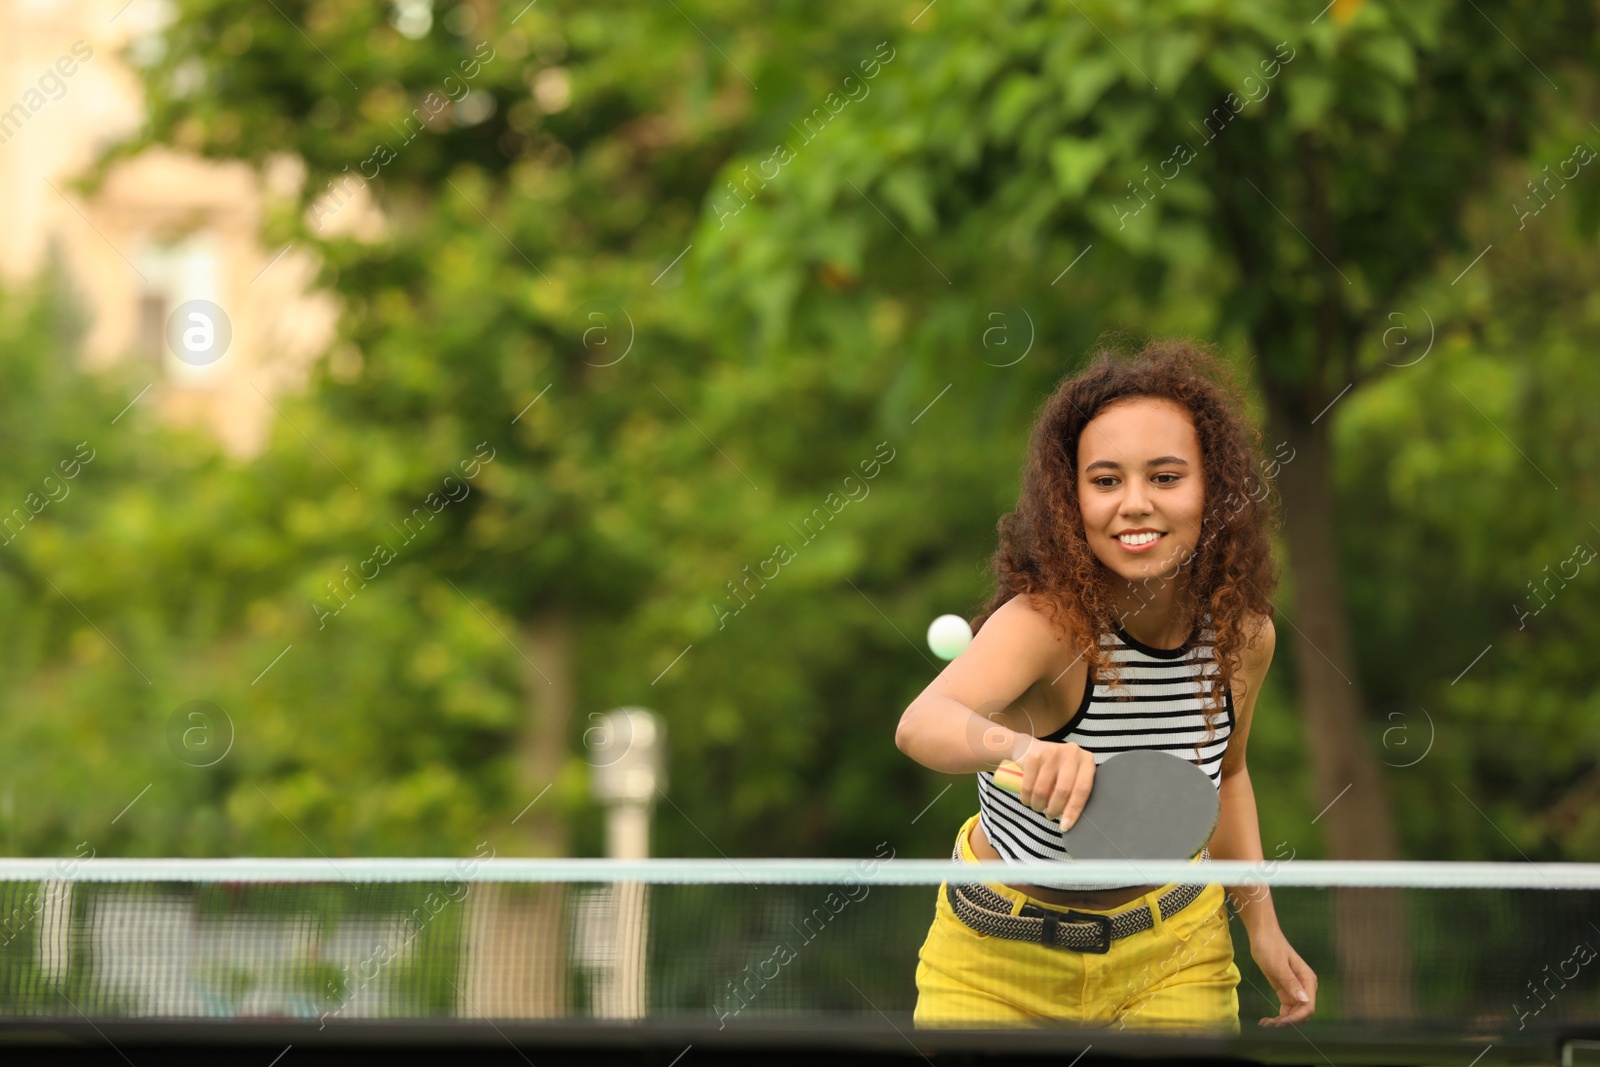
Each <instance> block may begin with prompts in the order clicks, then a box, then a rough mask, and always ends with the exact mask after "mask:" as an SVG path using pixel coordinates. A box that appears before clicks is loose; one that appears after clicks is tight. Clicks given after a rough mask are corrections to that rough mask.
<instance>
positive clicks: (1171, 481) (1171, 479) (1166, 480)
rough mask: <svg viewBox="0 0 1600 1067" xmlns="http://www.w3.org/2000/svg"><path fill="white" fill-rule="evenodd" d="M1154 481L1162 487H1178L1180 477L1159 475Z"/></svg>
mask: <svg viewBox="0 0 1600 1067" xmlns="http://www.w3.org/2000/svg"><path fill="white" fill-rule="evenodd" d="M1153 480H1154V481H1155V482H1156V483H1158V484H1160V485H1176V484H1177V482H1178V476H1177V475H1176V474H1158V475H1156V476H1155V478H1154V479H1153Z"/></svg>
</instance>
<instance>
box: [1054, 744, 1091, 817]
mask: <svg viewBox="0 0 1600 1067" xmlns="http://www.w3.org/2000/svg"><path fill="white" fill-rule="evenodd" d="M1078 751H1079V752H1080V753H1082V759H1080V760H1079V761H1078V773H1077V777H1076V778H1075V779H1074V780H1073V783H1072V791H1071V793H1070V794H1069V795H1068V799H1067V803H1066V806H1065V807H1064V808H1063V810H1062V812H1061V829H1062V830H1070V829H1072V824H1073V823H1075V822H1077V821H1078V816H1079V815H1081V814H1082V813H1083V807H1084V805H1085V804H1087V803H1089V790H1090V789H1092V788H1093V787H1094V757H1093V756H1091V755H1090V754H1089V753H1087V752H1084V751H1083V750H1082V749H1079V750H1078Z"/></svg>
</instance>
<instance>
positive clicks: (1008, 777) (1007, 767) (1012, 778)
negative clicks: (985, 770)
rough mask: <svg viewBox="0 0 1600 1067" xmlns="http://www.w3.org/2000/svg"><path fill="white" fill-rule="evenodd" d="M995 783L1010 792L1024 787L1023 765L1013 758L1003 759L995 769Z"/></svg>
mask: <svg viewBox="0 0 1600 1067" xmlns="http://www.w3.org/2000/svg"><path fill="white" fill-rule="evenodd" d="M994 784H995V785H997V786H999V787H1000V788H1001V789H1004V790H1005V791H1006V792H1008V793H1015V792H1017V791H1018V790H1020V789H1021V788H1022V767H1021V766H1020V765H1018V764H1017V763H1016V762H1015V761H1013V760H1001V761H1000V766H998V767H996V768H995V769H994Z"/></svg>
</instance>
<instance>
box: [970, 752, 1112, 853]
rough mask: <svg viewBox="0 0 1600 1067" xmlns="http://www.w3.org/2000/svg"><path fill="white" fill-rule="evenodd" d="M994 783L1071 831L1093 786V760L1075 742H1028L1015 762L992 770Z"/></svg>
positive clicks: (1006, 762)
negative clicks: (1010, 791) (1013, 793)
mask: <svg viewBox="0 0 1600 1067" xmlns="http://www.w3.org/2000/svg"><path fill="white" fill-rule="evenodd" d="M994 773H995V782H996V783H997V784H998V785H1000V786H1001V787H1002V788H1005V789H1010V790H1013V791H1014V792H1015V793H1016V794H1017V797H1018V799H1020V800H1021V801H1022V802H1023V803H1024V804H1026V805H1028V807H1030V808H1032V809H1033V810H1034V811H1040V812H1043V813H1044V814H1045V816H1046V817H1048V818H1050V819H1058V820H1060V822H1061V829H1062V830H1063V831H1065V830H1068V829H1070V828H1071V827H1072V824H1073V823H1074V822H1076V821H1077V818H1078V816H1079V815H1080V814H1082V813H1083V808H1084V805H1085V804H1087V803H1088V802H1089V790H1090V789H1091V788H1092V787H1093V786H1094V756H1093V755H1092V754H1091V753H1090V752H1089V751H1088V750H1086V749H1084V748H1082V747H1080V746H1079V745H1078V744H1076V743H1075V742H1071V741H1068V742H1067V743H1066V744H1060V743H1058V742H1054V741H1040V740H1039V739H1037V738H1032V739H1030V741H1029V743H1028V747H1027V750H1026V751H1024V752H1023V754H1022V756H1021V758H1019V759H1017V760H1014V761H1013V760H1006V761H1005V762H1004V763H1002V764H1001V765H1000V766H999V767H998V768H996V770H995V772H994Z"/></svg>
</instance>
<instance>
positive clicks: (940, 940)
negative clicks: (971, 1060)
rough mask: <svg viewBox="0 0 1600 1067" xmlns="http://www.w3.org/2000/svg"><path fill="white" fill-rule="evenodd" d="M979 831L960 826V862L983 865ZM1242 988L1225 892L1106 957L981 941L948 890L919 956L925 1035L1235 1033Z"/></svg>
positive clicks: (919, 1013) (1144, 900)
mask: <svg viewBox="0 0 1600 1067" xmlns="http://www.w3.org/2000/svg"><path fill="white" fill-rule="evenodd" d="M977 821H978V817H977V816H976V815H974V816H972V817H971V818H970V819H968V820H967V821H966V823H965V824H964V825H963V826H962V827H961V837H960V841H961V858H962V859H963V860H965V861H966V862H968V863H976V862H977V857H976V856H975V855H974V854H973V852H972V846H971V844H970V841H969V837H968V835H969V834H970V833H971V832H972V827H973V826H974V825H975V824H976V823H977ZM989 888H990V889H992V890H994V891H995V892H996V893H999V894H1000V895H1001V896H1003V897H1005V898H1006V899H1007V900H1009V901H1010V902H1011V913H1012V914H1013V915H1015V914H1017V913H1018V912H1019V911H1021V909H1022V906H1023V905H1024V904H1034V905H1036V906H1038V907H1041V908H1050V909H1053V910H1056V911H1067V910H1069V909H1067V908H1063V907H1060V906H1058V905H1053V904H1048V903H1046V902H1044V901H1042V900H1038V899H1036V898H1034V897H1030V896H1028V895H1027V894H1026V893H1022V892H1019V891H1018V890H1015V889H1011V888H1009V887H1007V886H1004V885H996V884H990V885H989ZM1170 888H1171V886H1163V887H1161V888H1160V889H1156V890H1152V891H1151V892H1149V893H1146V894H1145V895H1144V896H1142V897H1140V898H1139V899H1137V900H1133V901H1129V902H1127V903H1126V904H1122V905H1119V906H1118V907H1115V908H1107V909H1096V908H1073V909H1070V910H1073V911H1084V912H1093V913H1095V914H1099V915H1111V914H1115V913H1118V912H1122V911H1126V910H1129V909H1132V908H1142V907H1151V906H1152V905H1153V904H1154V903H1155V901H1156V898H1157V897H1159V896H1160V895H1161V894H1162V893H1165V892H1166V891H1167V890H1168V889H1170ZM1152 914H1156V909H1152ZM1238 984H1239V968H1238V967H1237V966H1236V965H1235V964H1234V962H1233V939H1232V937H1231V936H1230V935H1229V932H1228V912H1227V907H1226V898H1225V895H1224V893H1223V889H1222V886H1220V885H1217V884H1215V883H1213V884H1211V885H1208V886H1206V888H1205V891H1204V892H1202V893H1201V894H1200V896H1199V898H1197V899H1196V900H1193V901H1191V902H1190V903H1189V905H1188V906H1187V907H1185V908H1183V909H1181V910H1180V911H1178V912H1177V913H1176V914H1173V915H1169V916H1167V917H1166V919H1164V920H1163V919H1161V918H1160V917H1159V915H1157V917H1156V925H1155V926H1154V927H1152V928H1151V929H1149V930H1142V931H1140V932H1139V933H1137V934H1134V935H1132V936H1131V937H1121V938H1118V939H1116V940H1115V941H1113V942H1112V943H1111V951H1110V952H1107V953H1104V954H1098V953H1091V952H1075V951H1073V950H1071V949H1063V948H1053V947H1046V946H1044V945H1036V944H1029V943H1028V942H1026V941H1011V940H1007V939H1006V938H1002V937H991V936H989V935H987V934H980V933H978V932H977V931H975V930H973V929H972V928H971V927H969V926H967V925H966V924H965V923H963V922H962V921H961V920H960V919H958V918H956V915H955V912H954V911H952V910H951V908H950V902H949V900H948V899H947V898H946V896H945V887H944V886H943V885H941V886H940V887H939V899H938V903H937V906H936V910H935V914H934V918H933V926H932V928H930V929H929V930H928V937H927V940H926V941H925V942H924V943H923V945H922V951H921V952H920V953H919V954H918V963H917V1007H916V1012H915V1015H914V1016H913V1018H914V1019H915V1022H916V1025H917V1026H918V1027H919V1028H931V1027H979V1028H982V1027H996V1026H1043V1025H1050V1024H1058V1023H1069V1024H1073V1025H1077V1026H1094V1027H1115V1028H1124V1029H1145V1030H1169V1031H1171V1030H1186V1031H1204V1032H1209V1033H1214V1034H1237V1033H1238V1032H1239V996H1238V990H1237V986H1238Z"/></svg>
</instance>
